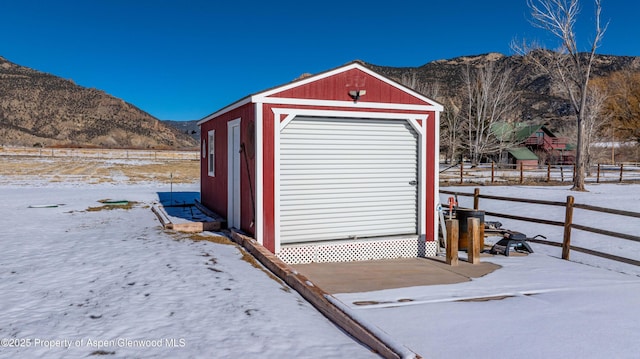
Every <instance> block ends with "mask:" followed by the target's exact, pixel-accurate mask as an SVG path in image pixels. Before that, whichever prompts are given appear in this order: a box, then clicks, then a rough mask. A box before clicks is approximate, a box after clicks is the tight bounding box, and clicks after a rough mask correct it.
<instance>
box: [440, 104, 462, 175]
mask: <svg viewBox="0 0 640 359" xmlns="http://www.w3.org/2000/svg"><path fill="white" fill-rule="evenodd" d="M460 122H461V117H460V104H458V103H456V101H455V100H454V99H452V98H449V99H448V100H447V102H446V103H445V104H444V111H443V112H442V115H441V116H440V146H441V148H442V147H444V148H445V149H446V156H445V159H446V161H448V162H449V163H451V164H453V163H454V162H455V160H456V158H457V155H458V154H459V153H460V147H461V144H460V133H459V132H460Z"/></svg>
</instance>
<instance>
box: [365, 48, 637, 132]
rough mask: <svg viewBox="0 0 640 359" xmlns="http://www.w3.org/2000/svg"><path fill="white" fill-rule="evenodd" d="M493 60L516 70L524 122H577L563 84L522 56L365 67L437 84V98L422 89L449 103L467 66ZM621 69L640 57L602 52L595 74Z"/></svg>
mask: <svg viewBox="0 0 640 359" xmlns="http://www.w3.org/2000/svg"><path fill="white" fill-rule="evenodd" d="M492 61H495V62H498V63H499V64H500V65H506V66H508V67H510V68H511V69H512V74H513V77H514V81H515V82H516V92H517V94H518V97H519V104H518V108H517V110H516V111H517V114H516V117H517V118H520V119H521V121H523V122H532V123H533V122H535V123H544V122H550V123H551V126H550V127H560V128H559V130H560V131H561V132H562V127H563V126H564V125H565V123H567V122H568V121H573V118H574V117H572V116H573V113H572V110H571V107H570V105H569V102H568V101H567V100H566V99H565V98H564V97H563V96H562V91H560V86H558V84H555V83H553V82H552V81H551V80H550V78H549V77H547V76H543V75H541V74H540V72H539V71H538V70H537V68H536V67H535V65H533V64H532V63H531V62H529V61H527V60H526V59H525V58H523V57H522V56H505V55H502V54H497V53H490V54H484V55H477V56H463V57H457V58H454V59H450V60H439V61H433V62H430V63H427V64H425V65H423V66H420V67H402V68H398V67H386V66H378V65H372V64H365V66H368V67H369V68H371V69H373V70H374V71H377V72H379V73H381V74H384V75H386V76H387V77H390V78H392V79H394V80H396V81H398V82H402V80H403V78H404V79H407V78H413V77H414V76H415V79H416V81H415V82H416V83H417V84H418V85H424V84H426V87H427V88H429V86H433V85H434V84H437V88H438V93H437V96H435V98H434V96H433V94H431V93H427V92H429V91H428V90H427V91H424V90H423V91H422V92H423V93H424V94H425V95H427V96H428V97H432V98H434V99H435V100H437V101H439V102H441V103H443V104H445V105H446V104H448V103H450V100H451V99H458V100H460V98H461V95H462V93H463V91H464V86H463V83H462V72H463V70H464V69H465V68H466V67H467V66H471V67H474V66H481V65H483V64H486V63H488V62H492ZM621 70H629V71H640V57H629V56H608V55H598V56H597V58H596V60H595V62H594V66H593V76H594V77H598V76H608V75H610V74H611V73H613V72H616V71H621ZM558 120H560V121H558ZM562 120H565V121H562ZM570 123H573V122H570Z"/></svg>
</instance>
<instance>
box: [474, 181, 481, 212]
mask: <svg viewBox="0 0 640 359" xmlns="http://www.w3.org/2000/svg"><path fill="white" fill-rule="evenodd" d="M479 208H480V188H477V187H476V188H475V189H474V190H473V209H475V210H476V211H477V210H478V209H479Z"/></svg>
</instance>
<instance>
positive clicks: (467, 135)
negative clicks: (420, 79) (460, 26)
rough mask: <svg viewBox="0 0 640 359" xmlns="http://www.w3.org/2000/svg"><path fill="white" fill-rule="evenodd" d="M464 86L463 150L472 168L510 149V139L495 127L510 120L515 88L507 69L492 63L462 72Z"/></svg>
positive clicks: (468, 67)
mask: <svg viewBox="0 0 640 359" xmlns="http://www.w3.org/2000/svg"><path fill="white" fill-rule="evenodd" d="M462 81H463V83H464V85H465V93H464V96H463V109H462V112H461V114H462V116H463V120H462V123H461V129H463V131H464V132H463V133H464V141H463V146H464V148H465V149H466V150H467V151H468V153H469V158H470V159H471V162H472V164H474V165H476V164H478V163H479V162H480V160H481V159H482V157H484V156H487V155H495V154H500V153H501V152H502V151H503V150H504V149H506V147H508V146H509V143H510V140H511V138H510V136H509V134H508V133H507V132H506V131H504V128H502V129H499V130H496V126H499V125H501V124H505V123H507V122H510V121H512V120H513V110H514V108H515V105H516V100H517V98H516V96H515V84H514V81H513V78H512V76H511V69H510V68H509V67H505V66H500V65H498V64H497V63H496V62H495V61H490V62H487V63H486V64H485V65H483V66H480V67H474V68H471V67H470V66H467V68H466V69H465V70H463V72H462Z"/></svg>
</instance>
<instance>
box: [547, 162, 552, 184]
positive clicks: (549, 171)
mask: <svg viewBox="0 0 640 359" xmlns="http://www.w3.org/2000/svg"><path fill="white" fill-rule="evenodd" d="M547 182H551V163H547Z"/></svg>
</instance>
